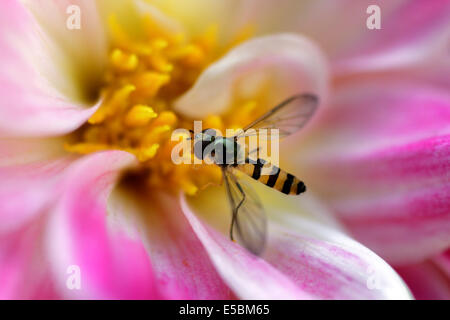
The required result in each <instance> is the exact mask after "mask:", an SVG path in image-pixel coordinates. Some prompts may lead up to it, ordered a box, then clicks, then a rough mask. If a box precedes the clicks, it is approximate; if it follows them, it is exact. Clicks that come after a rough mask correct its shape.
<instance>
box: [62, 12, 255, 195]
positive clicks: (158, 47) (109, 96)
mask: <svg viewBox="0 0 450 320" xmlns="http://www.w3.org/2000/svg"><path fill="white" fill-rule="evenodd" d="M109 22H110V30H111V34H112V36H113V37H112V38H113V41H112V44H113V46H112V48H111V50H110V54H109V63H108V67H107V70H106V71H105V74H104V79H103V85H102V87H101V90H100V98H101V101H102V103H101V106H100V107H99V109H98V110H97V112H96V113H95V114H94V115H93V116H92V117H91V118H90V119H89V121H88V123H86V124H85V125H84V126H82V127H81V128H80V129H79V130H77V132H75V133H74V134H73V135H71V137H70V139H69V140H68V141H67V143H66V145H65V148H66V149H67V150H68V151H69V152H74V153H79V154H88V153H91V152H96V151H100V150H111V149H115V150H124V151H127V152H130V153H132V154H134V155H135V156H136V158H137V159H138V161H139V162H140V163H141V165H140V166H139V168H138V169H136V170H134V171H133V172H132V175H133V176H135V175H136V173H137V174H138V176H139V177H140V178H141V179H142V178H143V179H144V181H145V183H147V184H148V185H149V186H150V187H158V188H161V187H164V188H166V189H168V190H171V191H177V190H179V189H182V190H184V191H185V192H186V193H188V194H195V193H196V192H197V191H198V190H199V188H202V187H204V186H205V185H207V184H208V183H219V182H220V180H221V172H220V169H219V168H218V167H216V166H211V165H201V166H200V167H194V166H191V165H175V164H173V162H172V160H171V152H172V148H173V146H174V145H175V144H176V143H177V142H172V141H171V139H170V137H171V133H172V130H174V129H176V128H192V126H193V120H192V119H185V118H183V117H182V116H180V115H178V114H176V113H175V112H174V111H173V110H172V104H173V102H174V101H175V100H176V99H177V98H178V97H179V96H180V95H182V94H183V93H185V92H186V91H187V90H188V89H189V88H190V87H191V86H192V85H193V84H194V82H195V80H196V79H197V77H198V76H199V75H200V73H201V72H202V71H203V70H204V69H205V68H206V66H208V65H209V64H210V63H211V62H212V61H214V60H215V59H217V57H219V54H221V52H218V51H219V50H218V49H217V46H216V32H215V29H214V28H210V29H208V30H207V31H206V32H205V33H204V34H203V35H201V36H199V37H197V38H194V39H187V38H186V36H184V35H183V34H176V33H173V32H169V31H167V30H164V29H163V28H160V27H159V26H157V25H156V24H155V23H154V21H152V19H151V18H145V19H143V26H144V31H145V36H144V37H142V38H139V39H135V38H133V37H132V36H130V35H129V34H127V32H125V30H124V29H123V28H122V27H121V26H120V25H119V23H118V22H117V21H116V19H115V18H114V17H111V18H110V21H109ZM240 40H244V39H240ZM252 108H254V103H253V102H250V103H247V104H246V106H244V114H245V112H247V113H248V114H250V113H251V111H252V110H251V109H252ZM198 120H200V119H198ZM203 120H204V126H205V128H206V127H210V128H219V129H221V130H223V128H224V123H225V122H226V121H225V120H224V118H223V117H218V116H210V117H208V118H207V119H203ZM227 124H228V123H227Z"/></svg>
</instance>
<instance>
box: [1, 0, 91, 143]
mask: <svg viewBox="0 0 450 320" xmlns="http://www.w3.org/2000/svg"><path fill="white" fill-rule="evenodd" d="M63 21H64V22H65V20H63ZM65 27H66V26H65V24H64V25H62V26H60V28H61V29H65ZM0 29H1V30H3V32H2V34H1V35H0V52H1V53H0V97H1V98H0V133H2V134H3V135H5V134H8V135H20V136H24V135H26V136H33V135H41V136H42V135H58V134H64V133H67V132H70V131H72V130H74V129H76V128H78V127H79V126H80V125H81V124H82V123H84V122H85V121H86V120H87V119H88V118H89V117H90V116H91V115H92V114H93V113H94V112H95V110H96V106H94V107H86V106H85V105H84V103H80V102H74V101H75V99H81V97H80V96H79V95H78V94H77V95H76V94H75V93H74V92H73V89H74V88H75V87H76V84H75V83H74V82H70V81H68V79H69V80H73V79H74V77H75V76H74V75H73V73H71V71H70V72H69V71H67V68H66V66H67V61H65V60H64V59H65V58H67V57H65V56H64V54H61V51H60V50H59V49H58V46H57V45H56V43H55V42H54V40H55V39H51V38H49V37H48V35H47V34H46V33H45V32H43V30H42V29H41V27H40V26H39V25H38V24H37V22H36V21H35V20H34V18H33V17H32V16H31V14H30V13H29V12H28V11H26V10H25V9H24V7H23V6H22V4H19V3H18V1H14V0H6V1H1V4H0ZM74 81H75V80H74ZM91 84H92V83H91ZM84 93H86V92H84ZM68 96H70V98H68Z"/></svg>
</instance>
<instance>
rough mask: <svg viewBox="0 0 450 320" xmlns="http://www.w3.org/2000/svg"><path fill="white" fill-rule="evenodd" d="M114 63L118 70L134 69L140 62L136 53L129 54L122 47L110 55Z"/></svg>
mask: <svg viewBox="0 0 450 320" xmlns="http://www.w3.org/2000/svg"><path fill="white" fill-rule="evenodd" d="M110 59H111V63H112V65H113V66H114V67H115V68H116V69H117V70H118V71H133V70H135V69H136V68H137V66H138V64H139V59H138V57H137V55H135V54H134V53H132V54H127V53H124V52H123V51H122V50H120V49H115V50H113V52H112V53H111V56H110Z"/></svg>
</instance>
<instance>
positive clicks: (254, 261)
mask: <svg viewBox="0 0 450 320" xmlns="http://www.w3.org/2000/svg"><path fill="white" fill-rule="evenodd" d="M254 188H255V190H256V191H257V192H258V194H259V195H260V198H261V199H262V201H263V204H264V207H265V209H266V211H267V214H268V217H269V230H268V236H269V237H268V245H267V248H266V251H265V252H264V253H263V255H262V258H258V257H254V256H252V255H250V254H249V253H248V252H246V250H244V249H243V248H241V247H240V246H239V245H237V244H235V243H233V242H231V241H230V240H228V239H227V236H224V234H227V231H228V230H227V229H226V227H228V226H229V221H228V219H226V217H229V216H230V214H229V212H227V209H228V206H227V204H226V199H225V197H224V195H222V196H221V197H220V196H219V195H218V193H214V196H215V197H214V203H212V202H211V201H208V197H209V196H211V195H212V194H211V192H216V191H217V190H209V191H207V192H205V194H204V195H200V199H192V200H190V201H189V203H190V206H191V207H192V208H195V210H196V212H197V213H198V214H200V217H201V219H202V220H203V221H206V222H207V223H208V224H207V225H208V226H206V225H202V222H200V221H201V220H199V219H197V218H195V216H194V214H193V213H192V212H190V211H188V210H189V208H188V206H187V205H186V204H185V208H186V209H185V210H186V214H187V216H188V219H189V220H190V221H191V224H193V227H194V230H195V231H196V232H197V234H198V236H199V238H200V239H201V240H202V242H203V244H204V245H205V248H206V249H207V250H208V252H209V254H210V255H211V257H212V259H213V261H216V267H217V268H218V270H219V272H220V273H221V274H222V276H223V277H224V279H225V280H226V281H227V283H228V284H229V285H230V287H231V288H233V290H234V291H235V293H236V294H237V295H238V296H239V297H241V298H251V299H256V298H269V299H270V298H285V299H286V298H297V299H299V298H301V299H305V298H316V299H317V298H320V299H380V298H384V299H386V298H387V299H389V298H408V297H409V293H408V290H407V289H406V287H405V286H404V284H403V283H402V281H401V280H400V279H399V277H398V276H397V275H396V274H395V272H394V271H393V270H392V269H391V268H390V267H389V266H388V265H387V264H386V263H385V262H384V261H383V260H381V258H379V257H378V256H376V255H375V254H374V253H373V252H371V251H370V250H368V249H367V248H365V247H363V246H362V245H360V244H358V243H356V242H355V241H353V240H351V239H350V238H349V237H348V236H346V235H345V233H343V232H342V231H341V229H340V228H339V226H337V225H335V224H333V223H324V222H323V219H321V218H319V219H318V218H317V217H314V214H316V213H317V214H318V215H319V216H322V215H324V214H325V213H324V212H322V211H323V208H320V206H317V205H315V206H314V202H315V201H314V199H313V197H312V196H311V194H309V195H308V197H303V198H302V199H301V200H302V201H297V204H296V206H295V207H293V206H291V205H289V204H288V205H286V200H287V199H285V196H283V195H280V194H277V193H276V192H275V191H273V190H263V187H261V186H258V185H257V184H254ZM222 191H224V190H222ZM312 208H315V209H317V210H318V212H309V210H311V209H312ZM221 220H226V221H221ZM210 225H214V226H215V227H216V228H215V229H214V230H218V229H219V230H221V231H222V233H218V232H217V231H213V229H211V228H210V227H209V226H210ZM224 226H225V228H223V227H224ZM223 233H224V234H223ZM236 260H237V261H236ZM219 262H220V263H219ZM243 270H245V272H243ZM235 272H236V273H238V274H237V275H236V274H234V273H235ZM264 274H265V275H266V276H264ZM268 274H270V277H267V275H268ZM260 276H262V277H263V278H264V280H261V279H259V277H260ZM236 277H240V278H236ZM234 281H236V283H234ZM278 285H282V286H283V288H284V290H281V289H280V288H278ZM374 286H376V287H374ZM251 289H254V291H251ZM258 292H259V294H261V293H265V294H266V295H264V296H261V295H256V294H257V293H258ZM268 293H270V294H269V295H267V294H268ZM271 294H273V295H271Z"/></svg>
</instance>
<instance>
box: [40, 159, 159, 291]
mask: <svg viewBox="0 0 450 320" xmlns="http://www.w3.org/2000/svg"><path fill="white" fill-rule="evenodd" d="M134 163H135V158H134V157H133V156H132V155H131V154H128V153H126V152H122V151H106V152H101V153H96V154H92V155H90V156H86V157H84V158H82V159H80V160H79V161H77V162H76V163H75V164H74V165H73V166H71V167H70V168H69V169H68V174H67V175H66V178H65V183H64V185H63V186H62V187H61V188H62V196H61V198H60V200H59V201H58V202H57V204H56V205H55V209H54V210H53V211H52V213H51V217H50V221H49V225H48V230H47V239H46V244H47V249H48V254H49V257H50V261H51V262H52V266H51V271H52V276H53V277H54V281H55V283H56V287H57V289H58V290H59V292H60V293H61V295H62V296H63V297H66V298H83V299H146V298H155V297H156V292H155V288H154V279H153V272H152V268H151V263H150V261H149V257H148V255H147V253H146V252H145V248H144V247H143V245H142V243H141V242H140V241H138V240H137V239H134V238H132V237H131V236H130V235H129V234H128V232H127V231H126V230H124V229H123V228H119V227H117V225H116V226H115V228H111V227H109V226H108V224H107V218H106V215H107V210H106V200H107V197H108V195H109V193H110V192H111V189H112V188H113V186H114V183H115V181H116V179H117V177H118V174H119V173H120V170H122V169H124V168H126V167H128V166H130V165H132V164H134ZM71 266H76V267H79V271H80V279H81V288H80V290H76V289H73V290H71V288H70V286H67V282H68V281H69V280H70V279H71V278H70V276H71V272H74V270H77V268H74V269H73V270H72V269H70V267H71ZM75 272H76V271H75ZM75 274H76V273H73V274H72V275H75Z"/></svg>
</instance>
